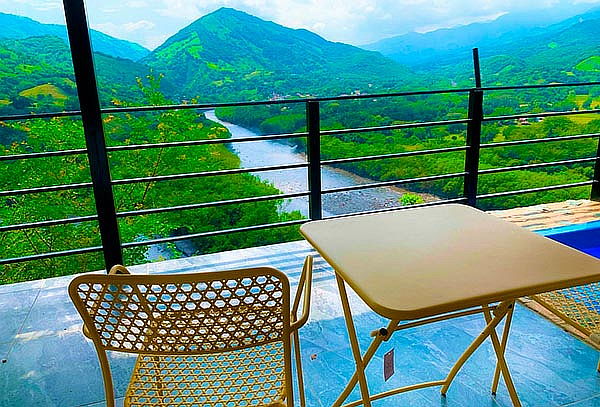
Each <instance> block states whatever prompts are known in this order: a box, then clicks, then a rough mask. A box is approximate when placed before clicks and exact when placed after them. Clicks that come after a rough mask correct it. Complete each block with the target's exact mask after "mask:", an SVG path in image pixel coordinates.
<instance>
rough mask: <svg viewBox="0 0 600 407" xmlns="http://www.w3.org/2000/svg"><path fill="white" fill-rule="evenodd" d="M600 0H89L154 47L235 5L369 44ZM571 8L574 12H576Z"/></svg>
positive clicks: (42, 1)
mask: <svg viewBox="0 0 600 407" xmlns="http://www.w3.org/2000/svg"><path fill="white" fill-rule="evenodd" d="M593 6H600V0H478V1H475V0H87V1H86V7H87V10H88V16H89V24H90V26H91V27H92V28H94V29H97V30H99V31H102V32H104V33H106V34H109V35H112V36H115V37H117V38H122V39H126V40H130V41H134V42H137V43H140V44H142V45H143V46H145V47H147V48H149V49H154V48H155V47H157V46H158V45H160V44H161V43H162V42H164V40H166V39H167V38H168V37H170V36H171V35H173V34H175V33H176V32H177V31H179V30H180V29H182V28H183V27H185V26H186V25H188V24H190V23H191V22H193V21H195V20H196V19H198V18H200V17H202V16H203V15H205V14H208V13H210V12H212V11H214V10H216V9H218V8H220V7H232V8H236V9H238V10H242V11H245V12H247V13H250V14H253V15H255V16H257V17H260V18H263V19H265V20H270V21H274V22H276V23H279V24H282V25H285V26H287V27H291V28H306V29H308V30H311V31H313V32H316V33H317V34H319V35H321V36H323V37H325V38H326V39H328V40H330V41H339V42H345V43H349V44H354V45H362V44H368V43H371V42H375V41H377V40H379V39H382V38H388V37H392V36H395V35H401V34H405V33H407V32H411V31H416V32H427V31H433V30H435V29H439V28H450V27H454V26H457V25H465V24H469V23H473V22H486V21H492V20H494V19H496V18H498V17H500V16H502V15H505V14H509V13H524V12H525V13H538V12H540V11H553V12H556V13H561V14H563V13H564V14H565V18H567V17H569V16H570V15H574V14H575V13H576V12H578V11H579V10H582V9H584V8H589V7H593ZM0 12H4V13H11V14H18V15H22V16H27V17H30V18H33V19H34V20H37V21H40V22H43V23H57V24H64V15H63V11H62V1H61V0H0ZM569 13H570V14H569Z"/></svg>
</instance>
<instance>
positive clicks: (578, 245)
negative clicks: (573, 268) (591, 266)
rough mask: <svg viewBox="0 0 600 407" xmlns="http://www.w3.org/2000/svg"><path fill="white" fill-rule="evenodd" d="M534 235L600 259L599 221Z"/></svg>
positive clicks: (547, 230)
mask: <svg viewBox="0 0 600 407" xmlns="http://www.w3.org/2000/svg"><path fill="white" fill-rule="evenodd" d="M536 233H539V234H541V235H542V236H546V237H549V238H550V239H553V240H556V241H557V242H561V243H563V244H566V245H567V246H570V247H573V248H575V249H578V250H581V251H582V252H584V253H587V254H590V255H592V256H594V257H597V258H599V259H600V220H599V221H594V222H589V223H582V224H579V225H569V226H562V227H558V228H552V229H544V230H537V231H536Z"/></svg>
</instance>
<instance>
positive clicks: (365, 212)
mask: <svg viewBox="0 0 600 407" xmlns="http://www.w3.org/2000/svg"><path fill="white" fill-rule="evenodd" d="M464 202H467V198H453V199H442V200H440V201H434V202H426V203H423V204H417V205H409V206H399V207H395V208H385V209H377V210H374V211H364V212H355V213H345V214H343V215H334V216H327V217H324V218H323V219H337V218H347V217H349V216H359V215H371V214H376V213H383V212H393V211H403V210H405V209H414V208H426V207H428V206H437V205H444V204H451V203H464Z"/></svg>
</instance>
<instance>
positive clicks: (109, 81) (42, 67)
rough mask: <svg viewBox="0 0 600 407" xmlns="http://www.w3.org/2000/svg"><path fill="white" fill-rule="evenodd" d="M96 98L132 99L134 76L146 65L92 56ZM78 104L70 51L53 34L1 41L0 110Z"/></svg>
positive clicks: (105, 101) (135, 92)
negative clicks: (96, 89)
mask: <svg viewBox="0 0 600 407" xmlns="http://www.w3.org/2000/svg"><path fill="white" fill-rule="evenodd" d="M94 62H95V66H96V72H97V80H98V88H99V92H100V99H101V102H102V104H103V105H104V106H110V105H111V104H112V100H113V99H115V98H116V99H120V100H127V101H130V102H135V101H136V100H137V99H139V98H140V97H141V95H140V94H139V91H138V89H137V86H136V78H137V77H142V78H143V77H145V76H146V75H147V74H148V73H149V68H148V67H147V66H145V65H141V64H138V63H136V62H133V61H131V60H129V59H123V58H115V57H111V56H108V55H105V54H101V53H96V54H94ZM76 108H78V102H77V90H76V86H75V78H74V74H73V64H72V61H71V52H70V50H69V48H68V46H67V44H66V43H65V42H64V41H63V40H62V39H60V38H58V37H54V36H43V37H31V38H25V39H19V40H10V39H0V114H12V113H23V112H31V111H57V110H63V109H66V110H69V109H76Z"/></svg>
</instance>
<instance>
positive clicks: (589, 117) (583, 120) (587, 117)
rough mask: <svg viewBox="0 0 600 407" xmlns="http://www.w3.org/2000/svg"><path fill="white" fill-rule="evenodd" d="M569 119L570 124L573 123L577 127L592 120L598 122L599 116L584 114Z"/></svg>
mask: <svg viewBox="0 0 600 407" xmlns="http://www.w3.org/2000/svg"><path fill="white" fill-rule="evenodd" d="M568 117H569V119H570V120H571V121H572V122H575V123H577V124H579V125H586V124H588V123H589V122H591V121H592V120H598V119H600V114H597V113H585V114H578V115H575V116H568Z"/></svg>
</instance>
